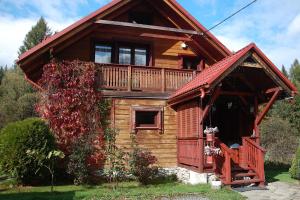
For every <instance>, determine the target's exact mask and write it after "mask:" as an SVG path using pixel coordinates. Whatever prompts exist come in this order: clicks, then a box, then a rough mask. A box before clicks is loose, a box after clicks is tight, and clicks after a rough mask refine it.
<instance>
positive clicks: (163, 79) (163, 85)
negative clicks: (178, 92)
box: [161, 68, 166, 92]
mask: <svg viewBox="0 0 300 200" xmlns="http://www.w3.org/2000/svg"><path fill="white" fill-rule="evenodd" d="M161 91H162V92H165V91H166V70H165V69H164V68H162V69H161Z"/></svg>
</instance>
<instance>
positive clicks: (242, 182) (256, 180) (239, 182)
mask: <svg viewBox="0 0 300 200" xmlns="http://www.w3.org/2000/svg"><path fill="white" fill-rule="evenodd" d="M259 182H261V180H260V179H248V180H235V181H232V182H231V183H230V185H242V184H250V183H259Z"/></svg>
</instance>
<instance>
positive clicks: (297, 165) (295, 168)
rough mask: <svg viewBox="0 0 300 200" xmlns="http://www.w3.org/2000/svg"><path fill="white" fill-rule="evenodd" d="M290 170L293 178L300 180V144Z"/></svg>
mask: <svg viewBox="0 0 300 200" xmlns="http://www.w3.org/2000/svg"><path fill="white" fill-rule="evenodd" d="M289 172H290V175H291V177H292V178H294V179H298V180H300V145H299V147H298V149H297V151H296V154H295V157H294V159H293V161H292V166H291V168H290V170H289Z"/></svg>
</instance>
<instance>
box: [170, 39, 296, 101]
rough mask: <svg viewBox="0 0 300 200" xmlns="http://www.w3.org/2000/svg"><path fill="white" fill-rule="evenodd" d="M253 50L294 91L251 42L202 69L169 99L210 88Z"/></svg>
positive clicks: (289, 83)
mask: <svg viewBox="0 0 300 200" xmlns="http://www.w3.org/2000/svg"><path fill="white" fill-rule="evenodd" d="M252 52H255V53H257V55H258V56H259V57H260V58H261V59H262V60H263V61H264V62H265V63H266V64H267V65H268V67H269V68H270V69H271V70H272V71H273V72H274V73H275V74H276V75H277V76H278V78H279V79H280V80H281V81H282V82H283V83H284V84H285V85H286V86H287V87H288V88H289V89H290V90H291V91H292V92H294V93H296V92H297V88H296V87H295V86H294V85H293V84H292V83H291V82H290V81H289V80H288V79H287V78H286V77H285V76H284V75H283V74H282V73H281V72H280V71H279V70H278V68H277V67H276V66H275V65H274V64H273V63H272V62H271V61H270V60H269V59H268V58H267V56H266V55H265V54H264V53H263V52H262V51H261V50H260V49H259V48H258V47H257V46H256V45H255V44H254V43H251V44H249V45H248V46H246V47H245V48H243V49H241V50H240V51H238V52H237V53H235V54H233V55H231V56H228V57H226V58H224V59H223V60H221V61H219V62H217V63H216V64H214V65H213V66H211V67H208V68H206V69H204V70H203V71H202V72H200V74H198V75H197V76H196V77H195V78H194V79H193V80H191V81H190V82H189V83H187V84H185V85H184V86H183V87H181V88H180V89H178V90H177V91H176V92H174V93H173V94H172V95H171V97H170V101H173V100H175V99H177V98H184V96H188V95H190V94H192V93H195V92H198V93H199V94H200V91H199V90H200V88H203V87H206V88H210V87H211V86H212V85H213V84H214V83H215V82H216V81H217V80H219V78H220V77H221V76H222V75H224V74H225V73H226V72H227V71H228V70H230V69H231V68H232V67H234V66H235V64H237V63H238V61H240V60H241V58H243V57H244V56H246V55H247V54H248V53H252Z"/></svg>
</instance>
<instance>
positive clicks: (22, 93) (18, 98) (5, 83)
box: [0, 69, 38, 129]
mask: <svg viewBox="0 0 300 200" xmlns="http://www.w3.org/2000/svg"><path fill="white" fill-rule="evenodd" d="M37 101H38V94H37V93H36V92H35V91H34V90H33V89H32V87H31V86H30V85H29V84H28V83H27V82H26V80H25V79H24V75H23V74H22V73H21V72H20V71H19V69H9V70H7V71H5V74H4V77H3V79H2V84H1V85H0V129H1V128H3V127H4V126H5V125H6V124H8V123H10V122H15V121H19V120H23V119H26V118H29V117H35V116H36V112H35V109H34V105H35V104H36V103H37Z"/></svg>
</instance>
